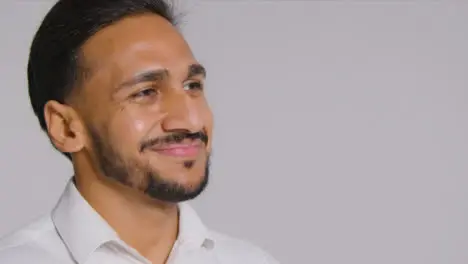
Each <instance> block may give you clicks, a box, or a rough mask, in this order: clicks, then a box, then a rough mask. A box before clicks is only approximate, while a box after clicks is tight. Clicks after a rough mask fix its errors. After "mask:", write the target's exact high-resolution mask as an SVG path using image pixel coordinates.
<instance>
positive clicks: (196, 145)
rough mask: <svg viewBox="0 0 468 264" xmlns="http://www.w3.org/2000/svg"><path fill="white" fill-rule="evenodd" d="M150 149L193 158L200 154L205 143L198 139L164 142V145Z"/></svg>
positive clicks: (159, 152)
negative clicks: (171, 142)
mask: <svg viewBox="0 0 468 264" xmlns="http://www.w3.org/2000/svg"><path fill="white" fill-rule="evenodd" d="M150 150H151V151H154V152H156V153H158V154H161V155H165V156H171V157H177V158H193V157H196V156H198V155H199V154H200V152H201V151H202V150H203V143H202V142H201V141H198V140H196V141H192V142H186V143H185V142H184V143H173V144H164V146H155V147H152V148H150Z"/></svg>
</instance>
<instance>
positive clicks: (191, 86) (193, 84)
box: [184, 81, 203, 91]
mask: <svg viewBox="0 0 468 264" xmlns="http://www.w3.org/2000/svg"><path fill="white" fill-rule="evenodd" d="M184 90H186V91H192V90H203V84H202V82H200V81H190V82H187V83H185V84H184Z"/></svg>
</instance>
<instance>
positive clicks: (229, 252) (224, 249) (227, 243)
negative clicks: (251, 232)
mask: <svg viewBox="0 0 468 264" xmlns="http://www.w3.org/2000/svg"><path fill="white" fill-rule="evenodd" d="M210 234H211V237H212V238H213V240H214V243H215V245H214V247H215V248H216V252H217V255H218V257H219V258H220V259H222V260H223V261H222V263H229V264H230V263H231V262H232V263H246V264H250V263H255V264H257V263H258V264H279V262H278V261H277V260H275V259H274V258H273V257H272V255H270V253H268V252H267V251H265V250H264V249H263V248H261V247H260V246H258V245H256V244H254V243H252V242H250V241H247V240H244V239H240V238H237V237H232V236H229V235H227V234H224V233H220V232H216V231H210ZM230 261H231V262H230Z"/></svg>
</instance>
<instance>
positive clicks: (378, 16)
mask: <svg viewBox="0 0 468 264" xmlns="http://www.w3.org/2000/svg"><path fill="white" fill-rule="evenodd" d="M183 3H184V4H188V5H187V6H186V8H187V10H190V15H189V16H187V18H186V20H187V23H186V25H185V27H184V31H185V33H186V36H187V39H188V40H189V42H190V43H191V45H192V47H193V49H194V51H195V53H196V54H197V55H198V57H199V59H200V61H202V62H203V63H204V64H206V65H207V68H208V71H209V83H208V93H209V99H210V100H211V105H212V107H213V110H214V112H215V118H216V129H215V136H216V138H215V142H214V143H215V149H214V151H215V152H214V157H213V175H212V184H211V186H210V188H209V189H208V191H207V192H206V193H205V194H204V195H203V196H202V197H201V198H200V199H198V200H196V201H195V202H194V205H195V207H196V208H197V209H198V211H199V212H200V214H201V215H202V217H203V218H204V219H205V222H206V223H207V224H208V225H209V226H211V227H212V228H214V229H217V230H220V231H223V232H226V233H228V234H231V235H235V236H238V237H242V238H245V239H248V240H251V241H253V242H255V243H257V244H259V245H260V246H262V247H264V248H265V249H267V250H268V251H270V252H271V253H272V254H273V255H275V256H276V257H277V258H278V259H279V260H280V261H282V262H283V263H321V264H339V263H353V264H354V263H355V264H374V263H379V264H387V263H388V264H395V263H403V264H462V263H467V262H468V228H467V223H468V206H467V198H468V191H467V189H468V187H467V184H468V178H467V172H468V164H467V162H466V160H467V157H468V137H467V132H468V118H467V114H468V101H467V96H468V87H467V85H468V74H467V68H468V51H467V49H468V2H466V1H458V2H455V1H453V2H449V1H445V2H444V1H414V2H413V1H387V2H384V1H360V2H348V1H346V2H345V1H343V2H339V1H284V2H279V1H272V2H266V1H261V2H258V1H242V2H237V1H194V0H193V1H190V2H183ZM50 5H51V1H39V0H38V1H32V0H31V1H19V0H2V1H1V2H0V10H1V11H0V33H1V35H0V36H1V41H0V58H1V60H0V74H1V76H2V78H0V86H1V91H2V94H1V96H0V100H1V104H0V115H1V120H2V125H1V128H2V131H1V137H0V147H1V148H0V168H1V176H0V216H1V217H0V234H5V233H7V232H9V231H11V230H13V229H16V228H18V227H20V226H22V225H24V224H26V223H28V222H29V221H31V220H32V219H34V218H36V217H38V216H39V215H42V214H43V213H46V212H47V211H48V210H49V209H50V208H51V207H52V206H53V205H54V203H55V201H56V199H57V198H58V196H59V195H60V193H61V191H62V189H63V187H64V185H65V182H66V180H67V179H68V177H69V176H70V175H71V174H72V170H71V166H70V164H69V163H68V162H67V161H66V160H65V159H64V158H62V156H61V155H60V154H58V153H56V152H55V151H54V150H53V149H52V147H51V146H50V144H49V142H48V140H47V138H46V136H45V135H44V134H43V133H42V132H41V131H40V130H39V125H38V124H37V121H36V119H35V117H34V116H33V113H32V110H30V106H29V101H28V100H29V99H28V95H27V88H26V75H25V65H26V61H27V56H28V54H27V51H28V47H29V45H30V41H31V38H32V35H33V33H34V30H35V28H36V27H37V25H38V23H39V21H40V19H42V17H43V15H44V14H45V12H46V10H47V9H48V8H49V6H50Z"/></svg>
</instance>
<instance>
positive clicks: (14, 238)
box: [0, 181, 278, 264]
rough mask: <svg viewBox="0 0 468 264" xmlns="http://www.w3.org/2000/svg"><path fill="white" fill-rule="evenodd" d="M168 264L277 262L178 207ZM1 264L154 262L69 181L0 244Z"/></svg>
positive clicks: (191, 211) (192, 212) (186, 205)
mask: <svg viewBox="0 0 468 264" xmlns="http://www.w3.org/2000/svg"><path fill="white" fill-rule="evenodd" d="M179 211H180V219H179V235H178V238H177V241H176V242H175V244H174V246H173V248H172V251H171V254H170V256H169V259H168V262H167V263H168V264H278V262H277V261H275V260H274V259H273V258H272V257H271V256H270V255H268V254H267V253H266V252H264V251H263V250H261V249H260V248H258V247H256V246H254V245H252V244H250V243H248V242H245V241H241V240H238V239H234V238H231V237H228V236H226V235H222V234H219V233H216V232H213V231H210V230H208V229H207V228H206V227H205V226H204V225H203V223H202V222H201V220H200V218H199V217H198V216H197V214H196V212H195V211H194V210H193V209H192V208H191V207H190V206H189V205H188V204H185V203H181V204H179ZM0 263H1V264H32V263H34V264H150V263H151V262H150V261H148V260H147V259H145V258H144V257H143V256H141V255H140V254H139V253H138V252H137V251H136V250H135V249H133V248H131V247H130V246H128V245H127V244H126V243H125V242H123V241H122V240H121V239H119V237H118V235H117V233H116V232H115V231H114V230H113V229H112V228H111V227H110V226H109V225H108V224H107V222H106V221H105V220H104V219H103V218H102V217H101V216H100V215H99V214H98V213H97V212H96V211H95V210H94V209H93V208H92V207H91V206H90V205H89V204H88V202H87V201H86V200H85V199H84V198H83V197H82V196H81V194H80V193H79V191H78V190H77V189H76V187H75V185H74V184H73V181H70V182H69V183H68V185H67V187H66V189H65V191H64V193H63V194H62V196H61V198H60V200H59V201H58V203H57V206H56V207H55V208H54V210H53V211H52V213H51V214H50V215H48V216H47V217H44V218H42V219H40V220H38V221H36V222H34V223H32V224H30V225H29V226H27V227H24V228H23V229H20V230H18V231H16V232H14V233H12V234H10V235H8V236H7V237H4V238H3V239H1V240H0Z"/></svg>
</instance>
